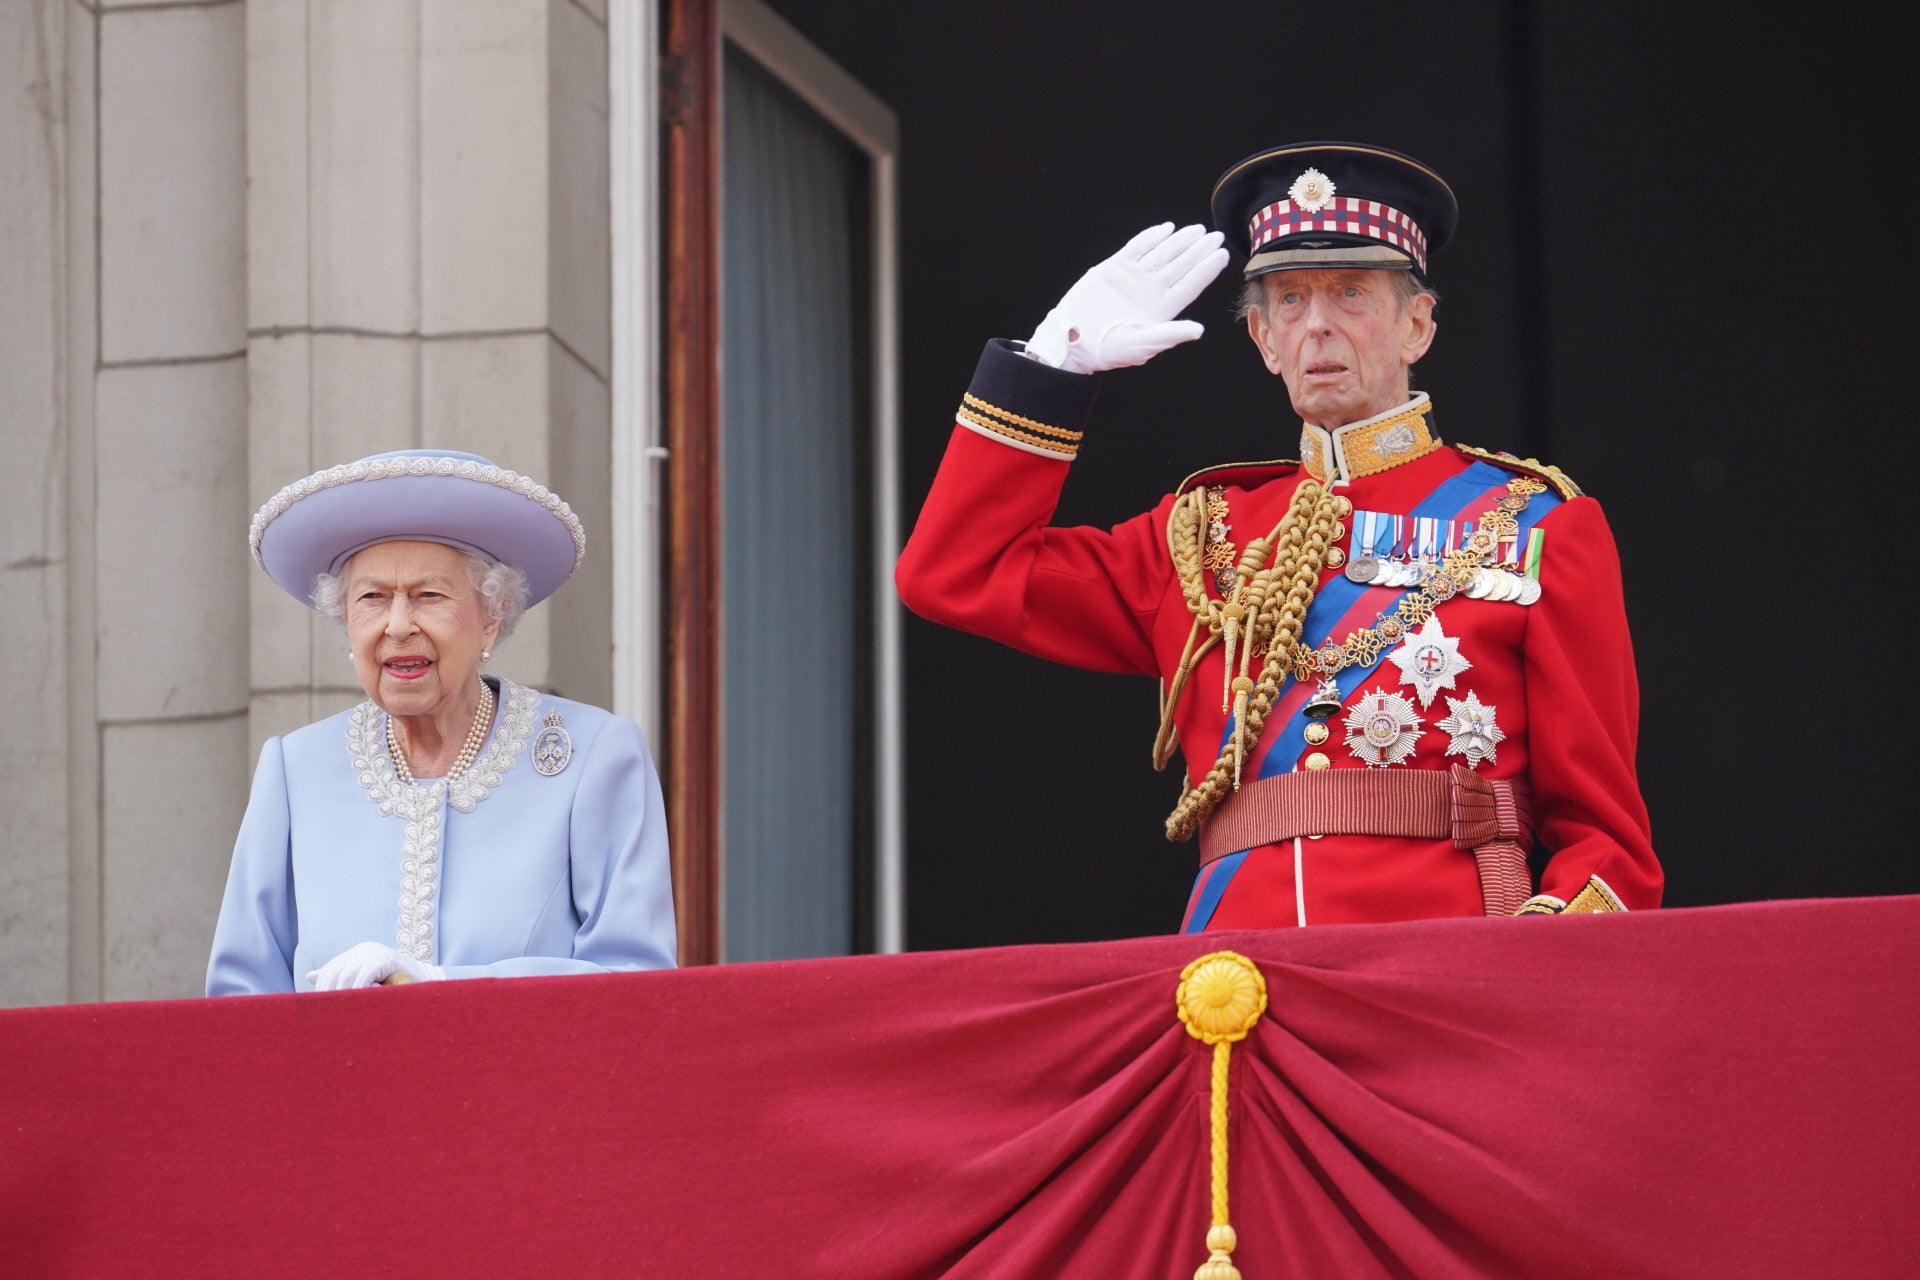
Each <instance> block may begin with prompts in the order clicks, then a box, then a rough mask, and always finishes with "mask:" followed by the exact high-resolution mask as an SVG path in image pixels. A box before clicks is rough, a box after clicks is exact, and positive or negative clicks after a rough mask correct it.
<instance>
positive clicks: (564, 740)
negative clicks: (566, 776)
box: [533, 711, 573, 778]
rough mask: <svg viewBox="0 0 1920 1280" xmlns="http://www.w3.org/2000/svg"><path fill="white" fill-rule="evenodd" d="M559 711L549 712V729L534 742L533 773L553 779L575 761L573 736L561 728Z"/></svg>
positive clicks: (545, 729) (542, 731)
mask: <svg viewBox="0 0 1920 1280" xmlns="http://www.w3.org/2000/svg"><path fill="white" fill-rule="evenodd" d="M561 719H562V717H561V715H560V713H559V712H558V711H549V712H547V727H546V728H544V729H542V730H541V731H540V736H539V737H537V738H535V739H534V740H533V771H534V772H535V773H538V774H542V775H544V776H545V777H549V778H551V777H552V776H553V775H554V774H556V773H559V772H560V771H561V770H562V769H564V768H566V767H567V762H568V761H569V760H571V759H573V735H571V734H569V733H568V732H567V731H566V730H565V729H563V728H561V727H560V721H561Z"/></svg>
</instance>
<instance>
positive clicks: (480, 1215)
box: [0, 898, 1920, 1280]
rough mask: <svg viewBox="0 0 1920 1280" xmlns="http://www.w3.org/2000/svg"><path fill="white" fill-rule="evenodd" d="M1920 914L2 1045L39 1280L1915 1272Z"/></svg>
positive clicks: (1308, 935)
mask: <svg viewBox="0 0 1920 1280" xmlns="http://www.w3.org/2000/svg"><path fill="white" fill-rule="evenodd" d="M1917 926H1920V898H1878V899H1853V900H1833V901H1814V902H1794V903H1765V904H1750V905H1742V906H1729V907H1714V908H1699V909H1690V910H1666V911H1660V912H1648V913H1636V914H1631V915H1609V916H1589V917H1580V918H1544V917H1543V918H1532V919H1523V920H1441V921H1430V922H1417V923H1409V924H1394V925H1353V926H1332V927H1322V928H1316V929H1305V930H1286V931H1277V932H1271V933H1229V934H1219V935H1209V936H1208V937H1206V938H1204V939H1200V938H1185V937H1161V938H1141V939H1133V940H1128V941H1122V942H1113V943H1102V944H1075V945H1064V946H1052V947H1019V948H1004V949H989V950H981V951H973V952H941V953H921V954H910V955H904V956H880V957H859V958H851V959H837V960H811V961H786V962H769V963H762V964H741V965H729V966H721V967H713V968H705V969H692V970H683V971H677V972H664V973H645V974H616V975H607V976H589V977H568V978H523V979H508V980H494V981H488V980H476V981H468V982H449V983H442V984H421V985H416V986H412V987H405V988H397V989H380V990H372V991H355V992H342V993H334V994H326V995H312V994H309V995H293V996H257V997H244V998H230V999H224V1000H211V1001H206V1000H202V1001H163V1002H152V1003H144V1004H108V1005H73V1006H63V1007H56V1008H43V1009H23V1010H11V1011H4V1012H0V1260H3V1263H4V1265H0V1273H4V1274H7V1275H9V1276H12V1275H15V1274H18V1275H23V1276H39V1275H61V1276H68V1275H72V1276H109V1275H111V1276H122V1275H129V1274H196V1275H197V1274H234V1273H240V1272H243V1271H246V1270H253V1271H255V1272H257V1273H262V1274H275V1275H294V1274H297V1275H303V1276H307V1275H315V1276H324V1275H342V1276H374V1275H389V1274H392V1275H399V1274H407V1275H412V1276H474V1275H515V1276H539V1275H562V1274H565V1275H581V1274H596V1275H597V1274H618V1275H640V1276H656V1275H657V1276H673V1277H682V1276H701V1277H709V1276H728V1277H732V1276H740V1277H757V1276H769V1277H815V1276H818V1277H835V1278H836V1280H844V1278H846V1277H869V1276H871V1277H921V1276H928V1277H931V1276H952V1277H995V1278H996V1280H1005V1278H1016V1277H1035V1278H1036V1280H1037V1278H1039V1277H1063V1276H1064V1277H1076V1276H1088V1277H1102V1278H1103V1280H1104V1278H1127V1277H1143V1278H1144V1277H1176V1278H1178V1280H1185V1278H1186V1277H1189V1276H1191V1275H1192V1274H1193V1271H1194V1268H1195V1267H1196V1266H1198V1265H1199V1263H1200V1262H1202V1261H1203V1260H1204V1259H1205V1257H1206V1251H1205V1245H1204V1242H1205V1238H1206V1231H1207V1224H1208V1221H1209V1200H1208V1133H1207V1098H1208V1063H1209V1059H1210V1050H1209V1049H1208V1047H1207V1046H1205V1045H1203V1044H1200V1043H1198V1042H1196V1041H1195V1040H1194V1039H1193V1038H1192V1037H1190V1036H1188V1035H1187V1034H1186V1032H1185V1030H1184V1028H1183V1027H1182V1026H1181V1024H1180V1022H1179V1021H1178V1019H1177V1017H1176V1015H1175V1010H1174V991H1175V988H1176V985H1177V983H1178V980H1179V975H1180V972H1181V970H1182V967H1183V966H1184V965H1186V964H1187V963H1188V962H1189V961H1191V960H1193V959H1194V958H1196V957H1197V956H1199V955H1201V954H1204V953H1206V952H1208V951H1212V950H1216V949H1221V948H1230V949H1232V950H1233V951H1236V952H1239V953H1240V954H1242V955H1244V956H1246V957H1247V958H1249V959H1250V960H1251V961H1253V963H1254V964H1256V965H1257V966H1258V967H1259V969H1260V971H1261V973H1262V974H1263V975H1264V979H1265V983H1266V987H1267V992H1268V997H1269V1007H1268V1010H1267V1012H1266V1014H1265V1015H1264V1016H1263V1017H1262V1018H1261V1019H1260V1021H1259V1022H1258V1024H1257V1025H1255V1027H1254V1028H1253V1030H1252V1032H1251V1034H1249V1035H1248V1037H1247V1038H1246V1039H1245V1040H1244V1041H1242V1042H1240V1043H1239V1044H1237V1045H1235V1046H1234V1048H1233V1053H1232V1066H1231V1070H1230V1098H1231V1103H1230V1108H1229V1147H1230V1170H1231V1179H1230V1201H1231V1213H1232V1220H1233V1225H1234V1228H1235V1230H1236V1231H1237V1233H1238V1235H1239V1246H1238V1248H1237V1249H1236V1250H1235V1252H1234V1262H1235V1264H1236V1265H1237V1266H1238V1267H1239V1268H1240V1270H1241V1273H1242V1275H1243V1276H1245V1277H1247V1280H1261V1278H1262V1277H1276V1278H1277V1277H1292V1276H1339V1277H1342V1278H1343V1280H1345V1278H1350V1277H1376V1276H1377V1277H1409V1276H1417V1277H1467V1276H1474V1277H1485V1276H1529V1277H1532V1276H1539V1277H1555V1278H1560V1277H1580V1276H1594V1277H1602V1276H1604V1277H1622V1276H1634V1277H1641V1276H1646V1277H1675V1278H1676V1280H1678V1278H1680V1277H1685V1278H1686V1280H1701V1278H1703V1277H1741V1278H1742V1280H1748V1278H1752V1277H1782V1278H1784V1277H1804V1276H1812V1275H1821V1276H1826V1275H1832V1276H1847V1277H1850V1278H1851V1277H1881V1276H1885V1277H1895V1276H1901V1277H1905V1276H1911V1275H1914V1274H1920V1244H1916V1236H1915V1233H1914V1231H1913V1230H1912V1221H1911V1220H1912V1212H1913V1206H1914V1204H1915V1203H1916V1196H1917V1195H1920V1156H1916V1151H1920V1105H1916V1103H1915V1101H1914V1097H1913V1085H1914V1080H1915V1078H1916V1075H1920V1071H1917V1068H1920V1017H1916V1015H1920V994H1916V989H1915V983H1914V980H1913V975H1914V974H1915V973H1916V972H1920V963H1917V962H1920V927H1917Z"/></svg>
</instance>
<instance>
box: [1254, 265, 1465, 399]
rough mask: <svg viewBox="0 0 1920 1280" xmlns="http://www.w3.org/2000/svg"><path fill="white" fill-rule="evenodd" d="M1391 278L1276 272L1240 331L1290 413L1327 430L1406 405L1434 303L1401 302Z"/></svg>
mask: <svg viewBox="0 0 1920 1280" xmlns="http://www.w3.org/2000/svg"><path fill="white" fill-rule="evenodd" d="M1396 274H1397V273H1395V272H1391V271H1379V270H1343V269H1335V270H1322V269H1317V268H1314V269H1307V270H1301V271H1275V272H1272V273H1270V274H1269V275H1266V276H1264V277H1262V281H1263V283H1264V284H1265V286H1266V291H1267V302H1266V305H1265V306H1264V307H1256V308H1254V309H1253V310H1252V311H1249V312H1248V313H1247V330H1248V332H1249V333H1251V334H1252V335H1253V341H1254V345H1255V346H1257V347H1259V348H1260V355H1261V358H1262V359H1264V360H1265V361H1266V365H1267V371H1268V372H1270V373H1277V374H1279V375H1280V377H1281V378H1282V379H1283V380H1284V381H1285V382H1286V384H1287V392H1288V394H1289V395H1290V396H1291V397H1292V398H1293V408H1294V412H1296V413H1298V414H1299V415H1300V417H1301V418H1302V419H1303V420H1305V421H1307V422H1310V423H1312V424H1314V425H1315V426H1319V427H1325V428H1326V429H1327V430H1329V431H1331V430H1334V429H1335V428H1338V427H1343V426H1345V425H1347V424H1348V423H1349V422H1359V421H1361V420H1362V419H1364V418H1371V417H1374V416H1375V415H1376V414H1381V413H1385V412H1386V411H1387V410H1389V409H1392V408H1393V407H1395V406H1396V405H1399V404H1401V403H1403V402H1405V400H1406V399H1407V397H1408V396H1409V394H1411V393H1410V391H1409V390H1408V379H1407V370H1408V369H1409V368H1411V367H1412V365H1413V363H1414V362H1415V361H1416V360H1418V359H1419V358H1420V357H1421V356H1423V355H1425V354H1426V350H1427V347H1428V345H1429V344H1430V343H1432V341H1433V330H1434V322H1433V297H1432V296H1431V295H1430V294H1424V293H1419V294H1415V295H1414V296H1413V297H1411V298H1407V299H1404V300H1403V298H1402V296H1401V292H1400V287H1399V284H1398V283H1397V282H1396V280H1395V275H1396Z"/></svg>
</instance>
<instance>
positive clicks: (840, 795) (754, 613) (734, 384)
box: [721, 46, 867, 961]
mask: <svg viewBox="0 0 1920 1280" xmlns="http://www.w3.org/2000/svg"><path fill="white" fill-rule="evenodd" d="M724 65H725V77H724V89H723V111H724V134H723V170H722V180H723V182H724V187H723V193H722V208H723V209H724V210H725V214H724V223H723V240H722V251H723V267H722V273H723V277H722V278H723V288H724V293H723V299H722V314H723V317H724V320H723V323H724V330H723V338H722V342H723V346H722V356H721V361H722V370H721V375H722V376H721V387H722V415H723V435H724V440H723V443H722V449H721V458H722V467H723V472H722V474H723V484H722V490H723V494H724V499H723V500H724V504H725V510H724V511H723V513H722V519H721V528H722V531H723V539H724V541H723V548H724V551H723V557H724V558H723V568H722V572H723V576H724V586H723V588H722V592H723V597H724V600H723V603H724V606H725V608H724V612H723V614H722V618H721V632H722V645H723V651H724V657H725V666H724V674H723V676H722V689H723V707H724V712H723V714H724V721H725V724H724V727H725V733H724V738H723V743H724V745H723V755H722V759H723V761H724V764H725V772H724V781H723V784H722V785H723V788H724V791H723V796H722V805H721V811H722V815H723V816H722V838H723V840H724V850H723V855H722V863H721V866H722V882H721V883H722V894H723V903H724V911H723V921H724V928H723V934H722V953H723V958H724V959H727V960H730V961H737V960H765V959H777V958H789V957H799V956H819V955H841V954H845V953H847V952H848V951H850V950H851V949H852V944H853V937H854V930H853V897H854V881H853V858H854V852H855V839H856V833H855V820H854V805H855V789H856V784H855V773H854V770H855V743H856V726H855V724H854V716H855V714H856V708H857V703H858V699H857V697H856V693H857V691H856V687H855V680H856V661H857V652H856V635H855V625H856V613H855V608H856V605H855V600H856V595H855V593H856V591H857V590H858V589H859V585H858V584H857V583H856V582H855V572H856V565H857V556H856V547H855V537H856V528H857V524H858V521H857V515H858V513H857V510H856V503H857V502H858V493H857V488H856V486H857V477H858V471H857V467H856V454H855V450H856V448H857V447H858V446H859V441H860V440H861V439H862V434H861V432H860V431H859V429H858V424H857V422H856V416H855V415H856V412H857V406H858V397H857V396H856V393H855V376H856V368H857V362H856V352H857V347H856V333H855V327H856V324H857V321H858V309H857V306H856V301H855V296H854V281H855V278H856V260H855V256H854V255H855V253H856V246H857V245H858V243H859V241H860V239H861V237H860V234H859V230H858V227H857V225H856V217H855V212H854V211H856V210H858V209H861V208H863V207H864V201H865V196H866V182H867V178H866V158H865V156H864V155H862V154H861V153H860V152H859V151H858V150H857V149H856V148H854V147H853V145H852V144H851V143H849V142H848V141H847V140H846V139H845V138H844V137H843V136H842V135H841V134H840V133H839V132H837V131H836V130H834V129H833V128H832V127H831V126H830V125H828V124H827V123H826V122H825V121H824V120H822V119H821V118H820V117H819V116H818V115H817V114H816V113H815V112H813V111H812V109H810V108H809V107H808V106H807V105H806V104H805V103H803V102H802V101H801V100H800V99H799V98H798V97H796V96H795V95H794V94H793V93H792V92H790V91H789V90H788V89H786V88H785V87H784V86H783V85H781V84H779V83H778V82H777V81H775V80H774V79H773V78H772V77H771V76H770V75H769V74H768V73H767V72H765V71H764V70H762V69H761V68H760V67H759V66H758V65H757V64H756V63H754V62H753V61H752V60H751V59H750V58H748V57H746V56H745V55H743V54H741V53H740V52H739V51H738V50H736V49H734V48H732V47H731V46H729V47H728V49H727V51H726V60H725V64H724Z"/></svg>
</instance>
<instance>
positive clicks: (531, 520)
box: [248, 449, 587, 606]
mask: <svg viewBox="0 0 1920 1280" xmlns="http://www.w3.org/2000/svg"><path fill="white" fill-rule="evenodd" d="M402 540H404V541H414V542H442V543H445V544H446V545H448V546H450V547H458V548H459V549H460V550H462V551H477V552H479V553H480V554H481V555H483V556H485V557H487V558H488V559H489V560H497V561H499V562H501V563H502V564H510V565H512V566H513V567H514V568H516V569H519V570H520V571H521V572H523V573H525V574H526V575H527V586H528V593H527V604H528V605H529V606H531V605H533V604H536V603H538V602H539V601H541V600H544V599H546V598H547V597H548V596H550V595H552V594H553V593H554V591H556V590H557V589H558V588H559V586H560V584H561V583H563V582H565V581H566V580H567V579H568V578H569V577H571V576H572V575H573V571H574V570H575V569H576V568H578V567H579V565H580V559H581V557H582V556H584V555H585V554H586V550H587V535H586V531H585V530H583V529H582V528H581V527H580V518H579V517H578V516H576V515H574V513H573V508H571V507H569V506H568V505H567V504H566V503H564V502H562V501H561V500H560V495H559V494H557V493H554V492H552V491H551V490H549V489H548V488H547V487H546V486H545V485H543V484H536V483H535V482H534V481H533V480H532V479H530V478H529V477H527V476H523V475H520V474H519V473H517V472H513V471H509V470H507V469H506V468H505V467H496V466H495V465H494V464H493V463H491V462H489V461H487V460H486V459H485V458H482V457H480V456H479V455H478V454H473V453H457V452H454V451H453V450H450V449H397V450H395V451H394V452H392V453H376V454H374V455H373V456H372V457H369V458H362V459H360V460H359V461H358V462H349V463H345V464H343V465H341V466H337V467H329V468H327V469H326V470H325V471H316V472H314V473H313V474H312V475H310V476H308V477H306V478H305V479H304V480H296V481H294V482H293V483H292V484H290V485H288V486H287V487H286V488H284V489H282V490H281V491H280V492H279V493H276V494H274V495H273V497H272V498H270V499H268V500H267V502H266V504H265V505H264V506H262V507H261V508H260V510H259V511H258V512H256V513H255V515H254V517H253V528H252V530H251V531H250V532H249V533H248V541H249V542H250V543H252V546H253V558H254V559H255V560H257V561H259V562H260V567H261V568H263V569H265V570H266V571H267V576H268V577H269V578H272V579H273V580H274V582H275V583H276V584H278V585H279V586H280V587H281V589H283V590H284V591H286V592H287V593H288V594H289V595H291V596H293V597H294V599H296V600H298V601H300V602H301V603H302V604H306V605H311V604H312V603H313V580H314V578H315V577H316V576H318V575H319V574H322V573H338V572H340V569H341V567H342V566H343V565H345V564H346V562H347V560H348V558H349V557H351V556H352V555H353V553H354V552H356V551H360V550H362V549H364V548H366V547H370V546H372V545H374V544H375V543H376V542H395V541H402Z"/></svg>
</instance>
